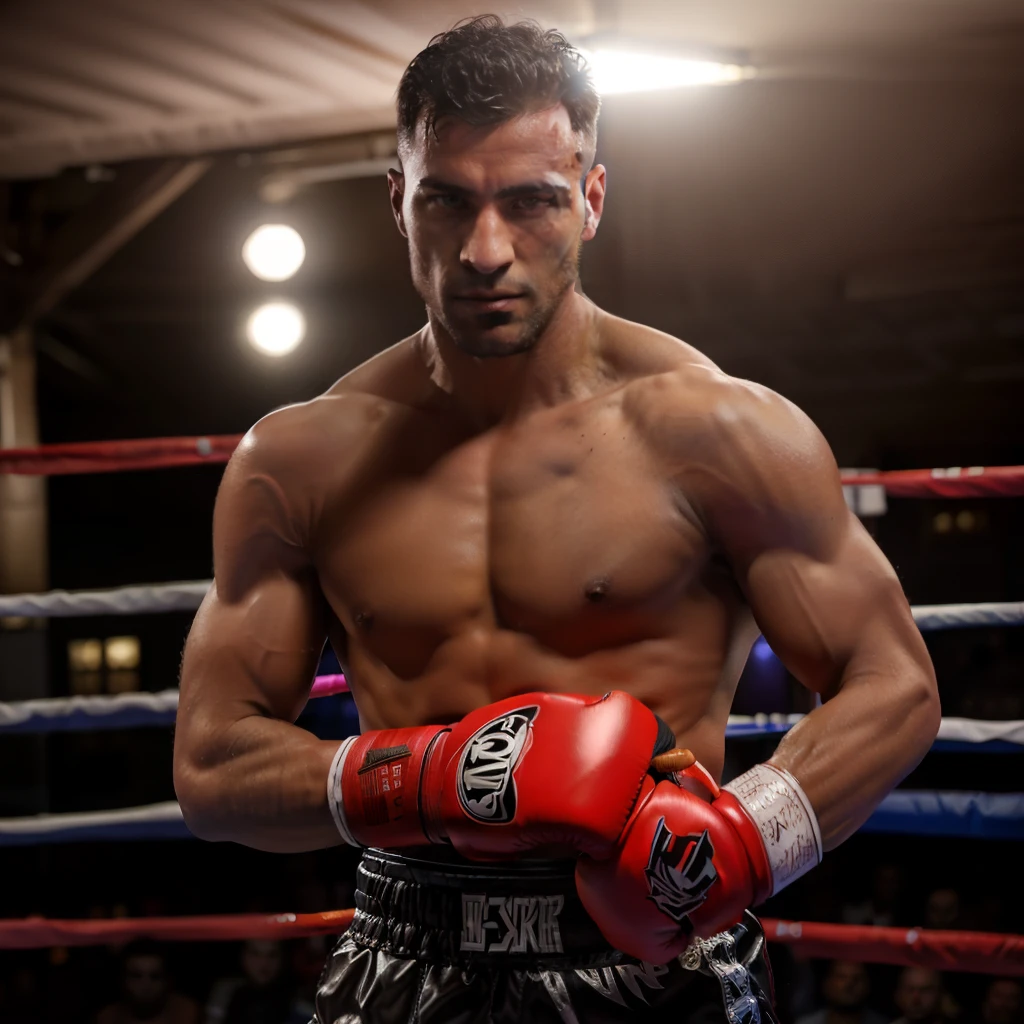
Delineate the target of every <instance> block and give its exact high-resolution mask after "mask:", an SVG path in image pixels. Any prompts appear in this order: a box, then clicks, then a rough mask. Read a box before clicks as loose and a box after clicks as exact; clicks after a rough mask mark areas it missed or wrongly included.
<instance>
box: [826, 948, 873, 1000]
mask: <svg viewBox="0 0 1024 1024" xmlns="http://www.w3.org/2000/svg"><path fill="white" fill-rule="evenodd" d="M868 988H869V985H868V974H867V971H866V970H865V969H864V965H863V964H860V963H854V962H851V961H847V960H836V961H834V962H833V963H832V965H831V967H829V971H828V974H827V975H826V976H825V984H824V985H823V986H822V995H824V997H825V1002H827V1003H828V1005H829V1006H832V1007H834V1008H836V1009H841V1010H850V1009H854V1008H855V1007H858V1006H861V1005H862V1004H863V1003H864V1000H865V999H867V997H868Z"/></svg>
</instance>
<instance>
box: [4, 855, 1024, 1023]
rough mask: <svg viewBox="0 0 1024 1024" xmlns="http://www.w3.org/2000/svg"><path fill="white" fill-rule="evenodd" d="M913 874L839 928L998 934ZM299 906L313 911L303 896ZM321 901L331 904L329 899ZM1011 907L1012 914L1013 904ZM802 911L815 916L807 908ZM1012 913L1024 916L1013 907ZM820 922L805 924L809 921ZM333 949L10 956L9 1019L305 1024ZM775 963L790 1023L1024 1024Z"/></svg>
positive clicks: (973, 1002) (1000, 997)
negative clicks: (920, 892)
mask: <svg viewBox="0 0 1024 1024" xmlns="http://www.w3.org/2000/svg"><path fill="white" fill-rule="evenodd" d="M307 863H308V864H311V865H314V866H315V864H316V863H319V862H317V861H315V860H311V861H309V862H307ZM905 872H906V867H905V866H903V865H900V864H898V863H881V864H878V865H877V866H876V867H875V868H874V870H873V872H871V875H870V882H869V885H868V891H867V892H866V893H864V894H862V895H861V896H857V895H856V894H855V895H854V898H852V899H851V900H850V901H849V902H846V903H843V904H842V905H841V907H840V910H839V914H838V917H839V919H841V920H842V921H844V922H845V923H848V924H868V925H880V926H904V925H910V924H913V925H916V926H923V927H928V928H935V929H955V930H970V929H974V928H978V927H985V930H989V929H988V927H987V925H989V924H991V919H990V918H988V917H986V913H987V912H989V911H991V908H990V907H989V908H987V907H986V902H985V901H984V900H982V901H978V900H976V899H973V898H965V896H964V894H962V893H961V892H960V891H958V890H957V889H956V888H954V887H950V886H940V887H936V888H933V889H931V890H930V891H929V892H927V894H926V895H925V896H924V898H923V900H919V901H918V902H917V905H916V906H915V905H910V906H907V899H906V898H907V893H908V889H909V887H908V885H907V884H906V882H905V877H906V874H905ZM827 875H828V872H826V873H824V874H823V876H822V885H824V884H827ZM306 885H307V888H308V885H309V879H308V878H307V879H306ZM981 888H984V887H981ZM820 891H821V885H819V886H818V887H817V888H816V889H813V888H805V889H804V891H803V893H802V895H801V896H800V899H801V901H806V900H814V899H816V898H817V897H816V895H815V894H816V892H820ZM840 891H842V889H841V887H840ZM330 896H332V897H333V898H334V902H338V901H339V898H340V902H342V903H346V904H347V905H350V903H351V893H350V892H346V891H344V888H343V887H342V889H340V890H339V889H338V888H335V889H333V890H331V891H330ZM308 897H309V894H308V893H307V899H308ZM278 898H281V897H278ZM295 898H296V899H297V900H298V902H299V903H303V902H305V901H304V900H303V899H302V894H301V892H299V891H297V892H296V894H295ZM316 898H317V899H323V898H324V895H323V893H322V892H321V893H319V894H317V896H316ZM1002 903H1003V904H1004V909H1006V901H1005V900H1003V901H1002ZM296 905H297V904H296ZM152 909H156V910H162V909H163V908H160V907H155V908H154V907H152V906H151V912H152ZM787 909H794V908H793V907H792V906H790V907H789V908H787ZM803 909H804V910H805V911H806V910H808V907H807V905H806V904H805V906H804V907H803ZM1008 912H1009V913H1010V914H1012V913H1015V910H1014V908H1013V907H1012V906H1010V907H1009V908H1008ZM813 916H815V915H813V914H811V913H804V914H803V917H804V918H805V919H807V918H811V917H813ZM819 916H820V915H819ZM999 922H1002V919H1001V918H1000V919H999ZM997 923H998V922H997ZM1017 930H1019V929H1017ZM334 941H335V938H334V937H333V936H317V937H313V938H308V939H298V940H294V941H289V942H284V943H282V942H276V941H269V940H256V939H254V940H250V941H248V942H244V943H241V944H237V943H203V944H199V943H175V944H168V945H160V944H158V943H155V942H153V941H150V940H146V939H139V940H136V941H133V942H130V943H128V944H127V945H125V946H123V947H120V948H113V947H83V948H73V949H64V948H54V949H49V950H34V951H27V952H24V953H15V952H10V953H5V954H4V956H3V957H2V958H0V1021H2V1022H3V1024H43V1022H48V1021H54V1022H58V1021H59V1022H60V1024H142V1022H147V1024H306V1022H308V1021H309V1020H310V1017H311V1015H312V1012H313V998H314V994H315V991H316V985H317V981H318V979H319V976H320V973H321V971H322V969H323V965H324V962H325V959H326V957H327V956H328V954H329V952H330V949H331V946H332V945H333V943H334ZM771 957H772V963H773V967H774V970H775V975H776V987H777V997H778V1004H779V1009H780V1013H781V1016H782V1020H783V1021H786V1022H795V1024H1024V997H1022V985H1021V980H1020V979H1017V978H1009V977H1000V976H997V975H971V974H962V973H954V972H949V973H945V974H940V973H938V972H936V971H933V970H928V969H925V968H920V967H909V968H905V969H902V970H901V969H899V968H894V967H886V966H881V965H871V964H863V963H859V962H856V961H853V960H833V961H830V962H822V961H814V960H808V959H804V958H802V957H800V956H798V955H794V954H793V952H792V950H791V949H790V948H789V947H782V946H773V947H772V949H771Z"/></svg>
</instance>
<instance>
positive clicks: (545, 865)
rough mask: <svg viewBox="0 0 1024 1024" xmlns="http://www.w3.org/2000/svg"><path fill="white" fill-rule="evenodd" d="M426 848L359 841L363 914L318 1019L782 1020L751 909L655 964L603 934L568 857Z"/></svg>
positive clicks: (568, 1023)
mask: <svg viewBox="0 0 1024 1024" xmlns="http://www.w3.org/2000/svg"><path fill="white" fill-rule="evenodd" d="M420 854H422V856H419V855H420ZM417 855H418V856H417V857H407V856H400V855H398V854H395V853H390V852H383V851H381V850H373V849H370V850H366V851H365V852H364V853H363V856H362V860H361V862H360V864H359V867H358V871H357V882H356V886H357V888H356V914H355V920H354V921H353V922H352V926H351V927H350V928H349V930H348V932H346V933H345V935H343V936H342V938H341V941H340V942H339V943H338V945H337V946H336V947H335V949H334V951H333V952H332V953H331V955H330V956H329V957H328V960H327V964H326V965H325V967H324V972H323V975H322V977H321V979H320V985H319V988H318V991H317V996H316V1015H315V1017H314V1024H355V1022H360V1024H399V1022H406V1021H408V1022H415V1024H485V1022H487V1024H506V1022H507V1024H513V1022H524V1021H525V1022H528V1024H548V1022H558V1024H599V1022H600V1024H605V1022H607V1024H613V1022H619V1021H621V1022H626V1021H630V1022H637V1021H647V1020H650V1021H658V1024H664V1022H665V1021H666V1020H686V1021H687V1022H689V1024H711V1022H715V1024H717V1022H727V1024H775V1021H776V1018H775V1015H774V1013H775V1011H774V1008H773V1003H774V994H773V991H772V979H771V969H770V967H769V964H768V958H767V955H766V951H765V940H764V933H763V932H762V930H761V927H760V925H759V924H758V922H757V919H756V918H755V917H754V916H753V915H752V914H749V913H748V914H746V915H745V917H744V919H743V921H742V922H741V923H740V924H739V925H737V926H735V927H734V928H732V929H730V930H729V931H727V932H722V933H720V934H718V935H715V936H713V937H712V938H710V939H702V940H695V941H694V942H693V943H691V945H690V946H689V948H688V949H687V950H686V952H685V953H683V954H682V955H681V956H680V957H679V958H678V959H677V960H673V961H671V962H670V963H668V964H666V965H663V966H662V965H659V966H655V965H654V964H649V963H643V962H641V961H638V960H635V959H632V958H630V957H627V956H625V955H624V954H622V953H619V952H618V951H617V950H614V949H612V948H611V947H610V946H609V945H608V943H607V942H605V940H604V938H603V937H602V935H601V933H600V932H599V931H598V929H597V927H596V925H595V924H594V923H593V921H591V919H590V918H589V917H588V916H587V913H586V911H585V910H584V909H583V906H582V904H581V903H580V901H579V898H578V897H577V895H576V886H575V883H574V880H573V865H572V863H571V862H566V861H557V862H555V861H529V860H522V861H517V862H516V863H514V864H500V865H489V864H478V863H473V862H470V861H466V860H461V859H456V858H455V856H454V855H452V854H450V853H448V852H447V851H438V852H436V853H435V852H434V851H431V850H426V851H421V850H417ZM426 858H430V859H426Z"/></svg>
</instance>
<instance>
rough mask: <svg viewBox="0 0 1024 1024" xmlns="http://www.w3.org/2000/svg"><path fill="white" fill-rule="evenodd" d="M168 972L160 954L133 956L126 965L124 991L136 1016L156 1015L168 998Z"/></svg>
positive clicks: (147, 1016) (148, 1016) (142, 1018)
mask: <svg viewBox="0 0 1024 1024" xmlns="http://www.w3.org/2000/svg"><path fill="white" fill-rule="evenodd" d="M167 991H168V986H167V972H166V970H165V969H164V962H163V959H162V958H161V957H159V956H133V957H131V958H130V959H129V960H128V962H127V963H126V964H125V965H124V992H125V997H126V1000H127V1002H128V1005H129V1006H130V1007H131V1009H132V1012H133V1013H134V1014H135V1016H136V1017H138V1018H140V1019H141V1020H147V1019H148V1018H150V1017H155V1016H156V1015H157V1014H158V1013H159V1012H160V1010H161V1009H163V1006H164V1003H165V1001H166V999H167Z"/></svg>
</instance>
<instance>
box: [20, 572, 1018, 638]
mask: <svg viewBox="0 0 1024 1024" xmlns="http://www.w3.org/2000/svg"><path fill="white" fill-rule="evenodd" d="M212 583H213V581H212V580H190V581H186V582H182V583H150V584H144V585H142V586H137V587H115V588H113V589H111V590H51V591H48V592H47V593H43V594H6V595H2V596H0V618H6V617H8V616H10V617H18V618H69V617H71V616H75V615H148V614H151V613H154V612H194V611H195V610H196V609H197V608H198V607H199V605H200V604H202V601H203V598H204V597H205V596H206V592H207V591H208V590H209V589H210V586H211V584H212ZM911 610H912V611H913V613H914V621H915V622H916V623H917V625H918V628H919V629H920V630H922V631H923V632H927V631H929V630H938V629H955V628H957V627H963V626H1019V625H1022V624H1024V601H1003V602H999V601H988V602H982V603H980V604H925V605H918V606H917V607H915V608H913V609H911Z"/></svg>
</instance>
